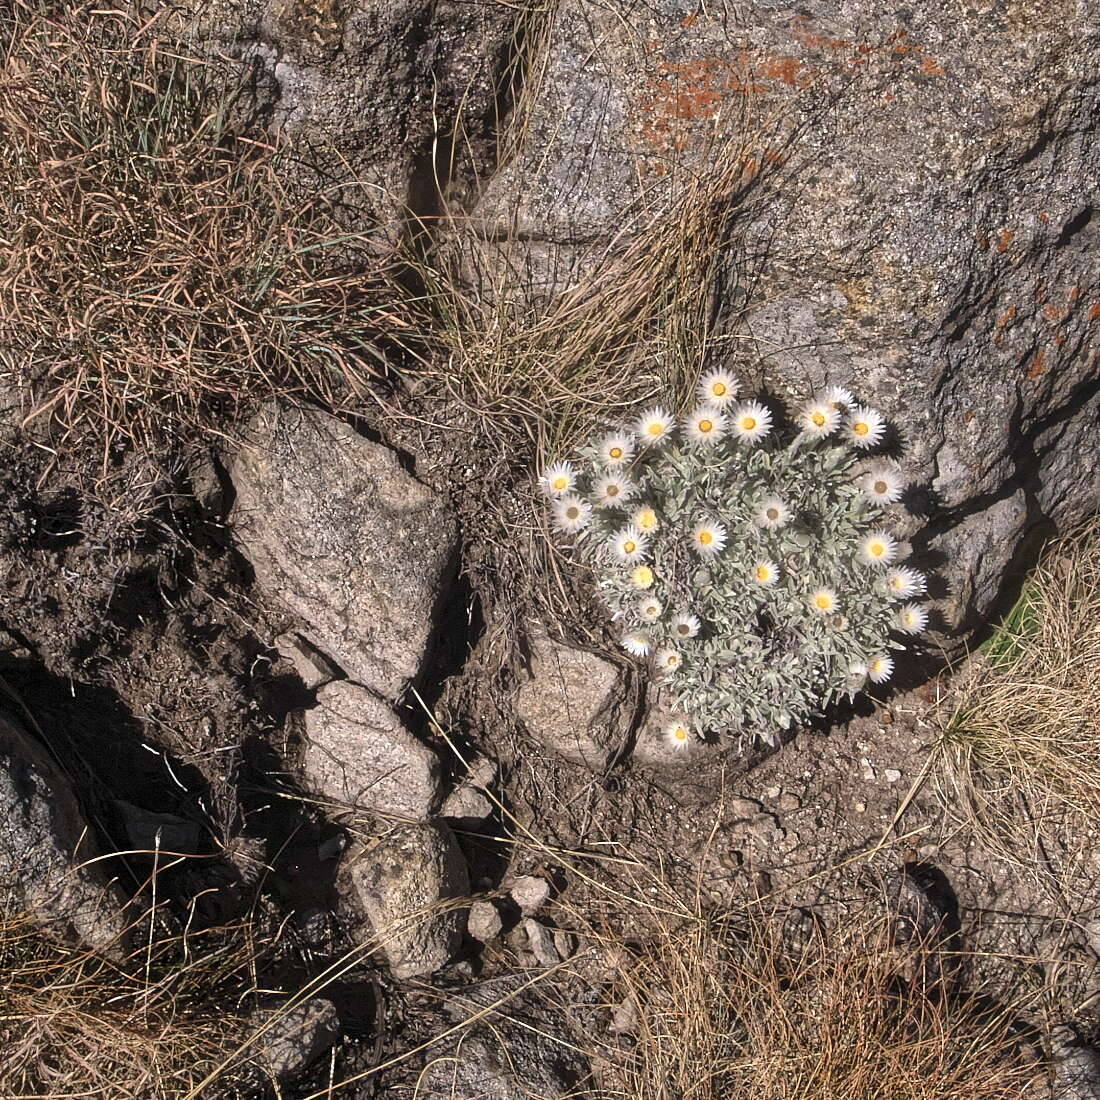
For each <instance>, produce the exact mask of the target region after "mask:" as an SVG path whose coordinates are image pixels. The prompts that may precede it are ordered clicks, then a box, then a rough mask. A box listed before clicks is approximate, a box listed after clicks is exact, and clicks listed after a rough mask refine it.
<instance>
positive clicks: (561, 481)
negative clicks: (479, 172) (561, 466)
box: [554, 474, 569, 489]
mask: <svg viewBox="0 0 1100 1100" xmlns="http://www.w3.org/2000/svg"><path fill="white" fill-rule="evenodd" d="M554 488H555V489H568V488H569V478H567V477H565V476H564V475H563V474H559V475H558V476H557V477H556V478H554Z"/></svg>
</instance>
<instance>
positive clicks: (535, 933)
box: [523, 917, 561, 966]
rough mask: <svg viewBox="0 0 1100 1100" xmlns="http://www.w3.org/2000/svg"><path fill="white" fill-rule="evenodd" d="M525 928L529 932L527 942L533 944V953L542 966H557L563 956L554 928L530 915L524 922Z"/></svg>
mask: <svg viewBox="0 0 1100 1100" xmlns="http://www.w3.org/2000/svg"><path fill="white" fill-rule="evenodd" d="M523 930H524V931H525V932H526V933H527V942H528V943H529V944H530V945H531V954H533V955H534V956H535V958H536V959H537V960H538V962H539V965H540V966H557V964H558V963H560V962H561V956H560V955H559V954H558V949H557V946H556V945H555V943H554V932H553V930H552V929H550V928H547V927H546V925H545V924H539V922H538V921H537V920H533V919H532V918H531V917H528V918H527V919H526V920H525V921H524V922H523Z"/></svg>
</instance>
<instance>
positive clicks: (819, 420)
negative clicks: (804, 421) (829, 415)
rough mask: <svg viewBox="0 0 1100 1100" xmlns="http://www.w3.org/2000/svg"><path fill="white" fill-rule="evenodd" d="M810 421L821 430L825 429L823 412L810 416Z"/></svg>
mask: <svg viewBox="0 0 1100 1100" xmlns="http://www.w3.org/2000/svg"><path fill="white" fill-rule="evenodd" d="M810 419H811V420H812V421H813V422H814V424H815V425H817V427H819V428H823V427H824V426H825V414H824V413H823V412H815V413H811V414H810Z"/></svg>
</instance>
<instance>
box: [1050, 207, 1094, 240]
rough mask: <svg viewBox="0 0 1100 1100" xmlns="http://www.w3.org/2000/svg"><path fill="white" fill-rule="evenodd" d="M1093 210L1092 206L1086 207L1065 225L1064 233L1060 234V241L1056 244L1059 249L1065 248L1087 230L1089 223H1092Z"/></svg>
mask: <svg viewBox="0 0 1100 1100" xmlns="http://www.w3.org/2000/svg"><path fill="white" fill-rule="evenodd" d="M1092 214H1093V209H1092V207H1091V206H1086V207H1085V208H1084V209H1083V210H1080V211H1078V213H1076V214H1074V216H1073V217H1072V218H1070V220H1069V221H1068V222H1066V224H1065V225H1063V226H1062V232H1061V233H1059V234H1058V240H1057V242H1056V244H1057V246H1058V247H1059V248H1063V247H1065V245H1067V244H1069V242H1070V241H1071V240H1072V239H1073V238H1074V237H1075V236H1076V235H1077V234H1078V233H1080V232H1081V231H1082V230H1083V229H1087V228H1088V225H1089V223H1090V222H1091V221H1092Z"/></svg>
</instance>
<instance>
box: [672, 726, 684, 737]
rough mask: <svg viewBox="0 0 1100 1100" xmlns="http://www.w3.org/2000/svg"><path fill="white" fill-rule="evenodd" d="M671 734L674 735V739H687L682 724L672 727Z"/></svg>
mask: <svg viewBox="0 0 1100 1100" xmlns="http://www.w3.org/2000/svg"><path fill="white" fill-rule="evenodd" d="M672 736H673V737H674V738H675V739H676V740H677V741H686V740H687V739H688V731H687V730H686V729H684V727H683V726H677V727H676V728H675V729H674V730H673V731H672Z"/></svg>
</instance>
